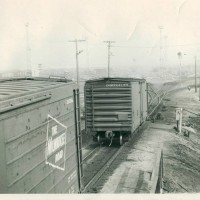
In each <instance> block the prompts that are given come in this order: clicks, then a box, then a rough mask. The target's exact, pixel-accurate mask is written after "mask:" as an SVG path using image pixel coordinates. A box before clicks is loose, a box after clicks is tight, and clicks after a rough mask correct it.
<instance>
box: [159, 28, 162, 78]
mask: <svg viewBox="0 0 200 200" xmlns="http://www.w3.org/2000/svg"><path fill="white" fill-rule="evenodd" d="M158 28H159V29H160V75H161V69H162V29H163V26H159V27H158Z"/></svg>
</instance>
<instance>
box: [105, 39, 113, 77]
mask: <svg viewBox="0 0 200 200" xmlns="http://www.w3.org/2000/svg"><path fill="white" fill-rule="evenodd" d="M104 42H105V43H107V44H108V78H109V77H110V54H111V52H110V47H111V43H114V42H115V41H104Z"/></svg>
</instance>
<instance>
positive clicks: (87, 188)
mask: <svg viewBox="0 0 200 200" xmlns="http://www.w3.org/2000/svg"><path fill="white" fill-rule="evenodd" d="M168 90H169V87H163V88H161V89H160V90H159V92H158V93H157V94H158V95H157V96H156V97H155V98H159V101H158V102H156V101H155V102H153V103H152V105H153V106H152V107H153V108H152V110H154V111H153V112H152V111H151V112H152V113H153V116H155V115H156V113H157V112H158V110H159V108H160V106H159V105H160V104H161V102H162V100H163V99H164V97H165V93H166V92H167V91H168ZM142 127H145V123H144V124H143V125H142ZM140 129H141V127H140ZM142 129H143V128H142ZM136 132H137V134H134V139H135V137H138V135H139V134H138V133H139V132H140V131H138V130H137V131H136ZM130 143H133V139H130V140H129V141H128V142H126V143H124V144H123V145H122V146H118V145H115V144H112V145H111V147H109V144H102V145H101V146H100V145H99V146H96V147H95V146H93V147H92V148H91V149H90V151H89V152H88V153H87V154H86V155H85V156H84V158H83V163H82V165H83V171H84V174H83V179H82V193H96V192H98V188H97V187H96V186H97V185H99V184H98V181H99V180H100V178H101V177H102V175H103V174H106V173H107V171H108V174H109V166H110V165H111V164H112V163H113V162H114V160H115V159H116V157H117V156H118V155H119V154H120V153H121V152H123V150H124V148H125V147H126V146H127V145H130Z"/></svg>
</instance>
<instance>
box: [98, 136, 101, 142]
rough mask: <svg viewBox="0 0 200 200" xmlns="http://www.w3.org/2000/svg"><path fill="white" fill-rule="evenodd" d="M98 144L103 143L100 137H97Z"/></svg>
mask: <svg viewBox="0 0 200 200" xmlns="http://www.w3.org/2000/svg"><path fill="white" fill-rule="evenodd" d="M97 142H98V143H101V137H100V135H98V136H97Z"/></svg>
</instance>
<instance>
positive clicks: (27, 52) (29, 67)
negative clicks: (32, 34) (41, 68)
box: [25, 22, 32, 76]
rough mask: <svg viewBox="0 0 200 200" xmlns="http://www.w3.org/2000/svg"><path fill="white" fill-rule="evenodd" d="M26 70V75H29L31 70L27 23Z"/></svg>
mask: <svg viewBox="0 0 200 200" xmlns="http://www.w3.org/2000/svg"><path fill="white" fill-rule="evenodd" d="M25 26H26V64H27V66H26V70H27V73H26V74H27V76H29V75H30V76H31V74H32V70H31V48H30V44H29V23H28V22H27V23H26V25H25Z"/></svg>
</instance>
